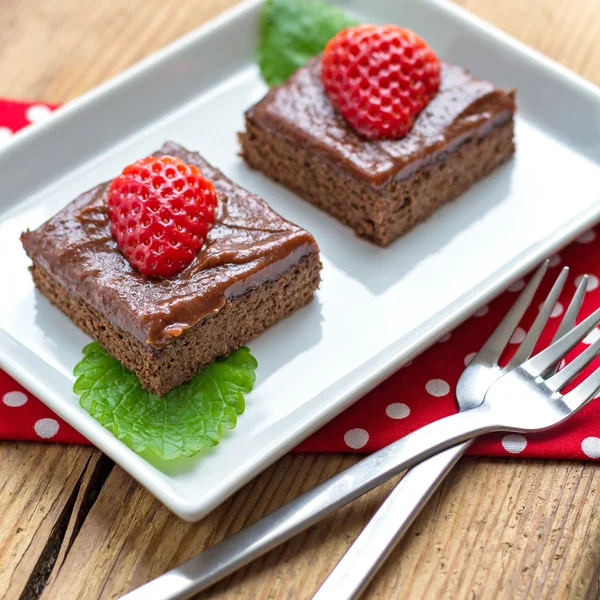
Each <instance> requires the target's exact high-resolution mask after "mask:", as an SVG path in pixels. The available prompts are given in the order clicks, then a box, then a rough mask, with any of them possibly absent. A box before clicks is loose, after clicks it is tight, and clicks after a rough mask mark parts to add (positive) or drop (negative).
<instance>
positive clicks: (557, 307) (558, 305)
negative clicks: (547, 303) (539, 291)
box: [538, 302, 564, 318]
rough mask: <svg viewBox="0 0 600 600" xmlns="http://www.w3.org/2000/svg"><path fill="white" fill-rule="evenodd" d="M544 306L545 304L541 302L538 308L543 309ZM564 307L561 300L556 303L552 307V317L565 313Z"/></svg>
mask: <svg viewBox="0 0 600 600" xmlns="http://www.w3.org/2000/svg"><path fill="white" fill-rule="evenodd" d="M542 306H544V304H543V303H542V304H540V305H539V307H538V310H542ZM563 311H564V308H563V305H562V304H561V303H560V302H557V303H556V304H555V305H554V308H553V309H552V312H551V313H550V317H552V318H554V317H560V315H562V314H563Z"/></svg>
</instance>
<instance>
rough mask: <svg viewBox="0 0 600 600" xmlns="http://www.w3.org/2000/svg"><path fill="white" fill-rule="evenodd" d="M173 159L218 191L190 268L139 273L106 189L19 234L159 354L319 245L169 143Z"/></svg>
mask: <svg viewBox="0 0 600 600" xmlns="http://www.w3.org/2000/svg"><path fill="white" fill-rule="evenodd" d="M156 154H157V155H161V154H170V155H172V156H178V157H180V158H181V159H183V160H184V161H186V162H188V163H190V164H195V165H197V166H198V167H199V168H200V169H201V170H202V172H203V174H204V175H205V177H207V178H208V179H210V180H211V181H212V182H213V184H214V185H215V188H216V190H217V192H218V194H219V208H218V210H217V215H216V219H215V225H214V227H213V228H212V230H211V231H210V233H209V234H208V237H207V240H206V243H205V245H204V247H203V248H202V249H201V250H200V251H199V252H198V254H197V256H196V258H195V259H194V261H193V262H192V264H191V265H190V266H189V267H187V268H186V269H185V270H184V271H182V272H181V273H180V274H178V275H176V276H174V277H170V278H168V279H154V278H149V277H145V276H143V275H142V274H141V273H139V272H138V271H137V270H135V269H134V268H133V267H132V266H131V265H130V264H129V262H128V261H127V260H126V259H125V257H124V256H123V255H122V254H121V252H120V251H119V248H118V246H117V244H116V242H115V240H114V239H113V237H112V235H111V233H110V230H109V223H108V216H107V190H108V184H106V183H105V184H102V185H99V186H98V187H96V188H94V189H92V190H90V191H88V192H86V193H84V194H82V195H81V196H79V197H78V198H77V199H75V200H74V201H73V202H71V203H70V204H69V205H68V206H66V207H65V208H64V209H63V210H62V211H60V212H59V213H58V214H57V215H56V216H55V217H53V218H52V219H50V220H49V221H47V222H46V223H44V224H43V225H42V226H41V227H39V228H38V229H36V230H35V231H28V232H25V233H23V234H22V236H21V240H22V242H23V246H24V247H25V250H26V251H27V253H28V254H29V256H30V257H31V258H32V259H34V260H35V261H36V262H37V263H38V264H40V265H41V266H42V267H43V268H45V269H46V270H48V271H49V272H50V273H51V274H52V275H53V276H54V277H55V278H56V279H57V280H58V281H59V283H60V284H61V285H62V286H63V287H64V288H65V289H67V290H68V291H69V292H71V293H72V294H75V295H77V296H80V297H82V298H83V299H84V300H86V301H87V302H88V303H89V304H91V305H92V306H93V307H94V308H95V309H96V310H98V311H100V312H101V313H102V314H104V315H105V316H106V317H107V318H108V319H109V320H110V322H111V323H112V324H113V325H115V326H117V327H119V328H121V329H123V330H125V331H127V332H129V333H131V334H132V335H134V336H135V337H136V338H137V339H138V340H140V341H141V342H142V343H146V344H148V345H149V346H150V347H152V348H155V349H157V350H158V349H160V348H162V347H164V346H166V345H167V344H168V343H169V342H172V341H173V340H174V339H175V338H177V337H178V336H179V335H181V334H182V333H183V332H184V331H186V330H187V329H189V328H190V327H192V326H194V325H195V324H196V323H198V322H199V321H200V320H201V319H203V318H204V317H206V316H207V315H210V314H216V313H217V312H218V311H219V309H220V308H221V307H222V306H223V304H224V303H225V301H226V299H227V298H230V297H234V296H237V295H241V294H243V293H244V292H245V291H247V290H248V289H250V288H252V287H256V286H258V285H261V284H262V283H264V282H265V281H268V280H272V279H276V278H277V277H278V276H279V275H280V274H281V273H283V272H284V271H286V270H287V269H289V268H290V267H291V266H293V265H294V264H295V263H297V262H298V261H299V260H300V259H301V258H302V257H303V256H305V255H306V254H308V253H310V252H318V250H319V249H318V246H317V243H316V242H315V240H314V238H313V237H312V235H311V234H310V233H308V232H307V231H305V230H304V229H301V228H300V227H298V226H297V225H294V224H293V223H290V222H289V221H286V220H285V219H283V218H282V217H280V216H279V215H278V214H277V213H275V212H274V211H273V210H272V209H271V208H270V207H269V206H268V205H267V204H266V203H265V202H264V201H263V200H262V199H261V198H259V197H257V196H254V195H253V194H250V193H249V192H247V191H246V190H244V189H242V188H240V187H238V186H237V185H235V184H234V183H232V182H231V181H230V180H229V179H227V178H226V177H225V176H224V175H223V174H222V173H221V172H220V171H218V170H217V169H215V168H213V167H211V166H210V165H209V164H208V163H207V162H206V161H205V160H204V159H203V158H202V157H200V155H198V154H196V153H194V152H189V151H187V150H185V149H184V148H182V147H181V146H178V145H177V144H174V143H172V142H168V143H166V144H165V145H164V146H163V147H162V148H161V149H160V151H159V152H157V153H156Z"/></svg>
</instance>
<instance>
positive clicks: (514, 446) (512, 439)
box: [502, 433, 527, 454]
mask: <svg viewBox="0 0 600 600" xmlns="http://www.w3.org/2000/svg"><path fill="white" fill-rule="evenodd" d="M502 446H503V447H504V449H505V450H506V451H507V452H510V453H511V454H519V452H523V450H525V446H527V440H526V439H525V438H524V437H523V436H522V435H519V434H518V433H509V434H508V435H505V436H504V437H503V438H502Z"/></svg>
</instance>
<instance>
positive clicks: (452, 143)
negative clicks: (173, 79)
mask: <svg viewBox="0 0 600 600" xmlns="http://www.w3.org/2000/svg"><path fill="white" fill-rule="evenodd" d="M320 61H321V59H320V57H316V58H313V59H311V60H310V61H309V62H308V63H307V64H306V65H305V66H304V67H302V68H300V69H299V70H298V71H296V73H294V74H293V75H292V76H291V77H290V79H289V80H288V81H287V82H286V83H284V84H283V85H281V86H276V87H273V88H271V90H269V92H268V93H267V95H266V96H265V97H264V98H263V99H262V100H261V101H260V102H258V104H256V105H255V106H253V107H252V108H250V109H249V110H248V112H247V113H246V117H247V119H248V120H249V121H250V122H253V123H255V124H256V125H258V126H259V127H262V128H265V129H270V130H271V131H273V132H274V133H275V134H279V135H284V136H286V137H289V138H292V139H294V141H296V142H297V143H298V144H301V145H303V146H306V147H309V148H311V149H312V150H314V151H316V152H319V153H320V154H321V155H322V156H323V157H324V158H326V159H327V160H328V161H330V162H331V164H332V165H333V166H334V167H339V168H342V169H344V171H346V172H347V173H350V174H352V175H354V176H355V177H356V178H357V179H360V180H362V181H365V182H367V183H369V184H371V185H373V186H376V187H379V186H382V185H386V184H389V183H391V182H393V181H394V180H398V179H404V178H407V177H409V176H410V175H411V174H412V173H414V171H416V170H417V169H419V168H421V167H423V166H426V165H428V164H431V163H432V162H435V161H436V160H438V159H439V158H440V155H443V154H445V153H447V152H449V151H451V150H452V149H454V148H456V147H457V146H458V145H460V143H462V142H464V141H465V140H466V139H468V138H471V137H473V136H480V137H481V136H484V135H485V134H486V133H488V132H489V131H490V130H491V129H493V128H494V127H497V126H499V125H502V124H503V123H506V122H507V121H509V120H510V119H511V118H512V116H513V113H514V111H515V108H516V107H515V101H514V92H509V93H507V92H503V91H502V90H499V89H497V88H496V87H494V86H493V85H492V84H491V83H488V82H487V81H482V80H480V79H476V78H475V77H473V75H471V74H470V73H469V72H468V71H466V70H465V69H462V68H461V67H457V66H455V65H451V64H448V63H442V72H441V82H440V90H439V92H438V93H437V95H436V96H435V98H434V99H433V100H432V101H431V102H430V103H429V104H428V105H427V107H426V108H425V109H424V110H423V112H422V113H421V114H420V115H419V116H418V117H417V119H416V121H415V124H414V126H413V128H412V130H411V131H410V133H409V134H408V135H407V136H406V137H404V138H402V139H400V140H382V141H369V140H366V139H365V138H363V137H362V136H361V135H360V134H358V133H357V132H356V131H355V130H354V129H353V128H352V127H351V126H350V125H349V124H348V123H347V122H346V121H345V119H344V118H343V117H342V116H341V115H340V114H339V113H337V112H336V111H335V109H334V108H333V106H332V105H331V102H330V101H329V98H328V97H327V95H326V94H325V91H324V90H323V86H322V84H321V79H320V65H321V62H320Z"/></svg>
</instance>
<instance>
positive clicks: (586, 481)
mask: <svg viewBox="0 0 600 600" xmlns="http://www.w3.org/2000/svg"><path fill="white" fill-rule="evenodd" d="M390 1H391V0H390ZM235 3H236V0H196V1H193V2H192V1H190V0H179V1H178V2H176V1H174V0H127V1H120V0H102V1H98V0H53V1H52V2H39V1H36V0H1V2H0V24H1V27H0V31H1V34H0V95H5V96H13V97H22V98H33V99H42V100H47V101H53V102H64V101H66V100H70V99H71V98H74V97H75V96H77V95H79V94H81V93H82V92H84V91H86V90H87V89H89V88H91V87H92V86H94V85H96V84H98V83H100V82H101V81H103V80H105V79H106V78H108V77H110V76H112V75H114V74H116V73H118V72H119V71H121V70H122V69H124V68H125V67H127V66H128V65H130V64H131V63H133V62H135V61H137V60H139V59H140V58H142V57H143V56H145V55H147V54H148V53H150V52H152V51H154V50H155V49H157V48H159V47H160V46H163V45H164V44H166V43H167V42H169V41H171V40H173V39H175V38H177V37H179V36H180V35H182V34H183V33H185V32H187V31H189V30H190V29H192V28H194V27H196V26H197V25H199V24H200V23H202V22H203V21H206V20H207V19H210V18H211V17H213V16H215V15H216V14H218V13H219V12H221V11H223V10H225V9H227V8H228V7H230V6H231V5H233V4H235ZM460 3H461V4H463V5H464V6H466V7H467V8H468V9H470V10H472V11H474V12H475V13H478V14H479V15H481V16H482V17H484V18H485V19H488V20H489V21H491V22H493V23H495V24H496V25H497V26H499V27H501V28H502V29H505V30H506V31H508V32H509V33H511V34H513V35H514V36H516V37H518V38H520V39H522V40H523V41H525V42H526V43H528V44H530V45H532V46H534V47H536V48H538V49H539V50H541V51H542V52H544V53H546V54H548V55H549V56H551V57H552V58H554V59H556V60H558V61H560V62H562V63H564V64H565V65H566V66H567V67H569V68H571V69H574V70H575V71H577V72H579V73H580V74H581V75H583V76H585V77H588V78H589V79H591V80H593V81H595V82H596V83H600V44H599V43H598V40H599V39H600V2H599V1H598V0H529V1H528V2H526V1H523V0H504V1H499V0H462V1H461V2H460ZM356 460H358V459H357V458H356V457H353V456H342V455H320V456H315V455H295V456H287V457H285V458H283V459H281V460H280V461H279V462H278V463H277V464H275V465H274V466H272V467H271V468H270V469H268V470H267V471H266V472H265V473H263V474H262V475H261V476H260V477H258V478H257V479H256V480H255V481H253V482H252V483H250V484H249V485H247V486H246V487H245V488H243V489H242V490H241V491H240V492H239V493H237V494H236V495H235V496H234V497H233V498H231V499H230V500H229V501H228V502H225V503H224V504H223V505H222V506H221V507H219V508H218V509H217V510H215V511H214V512H213V513H212V514H211V515H210V516H209V517H207V518H206V519H204V520H203V521H202V522H200V523H197V524H195V525H189V524H186V523H184V522H182V521H180V520H179V519H177V518H176V517H174V516H173V515H172V514H170V513H169V512H168V511H167V510H166V509H164V508H163V507H162V506H161V505H160V504H159V503H158V502H157V501H156V500H154V499H153V498H152V496H150V494H148V493H147V492H145V490H144V489H142V488H141V487H140V486H139V485H138V484H137V483H136V482H135V481H133V480H132V479H131V477H129V476H128V475H127V474H126V473H124V472H123V471H122V470H121V469H120V468H118V467H115V466H114V465H113V463H112V462H111V461H110V460H109V459H108V458H106V457H105V456H103V455H102V454H101V453H100V452H99V451H97V450H94V449H92V448H89V447H79V446H73V447H67V446H61V445H56V444H36V443H14V442H2V443H0V597H1V598H10V599H13V598H14V599H17V598H24V599H31V598H37V597H39V596H40V595H41V597H42V598H45V599H49V598H60V599H62V600H64V599H69V598H73V599H95V598H116V597H118V596H120V595H121V594H123V593H125V592H127V591H129V590H131V589H133V588H135V587H137V586H139V585H140V584H142V583H144V582H146V581H148V580H149V579H151V578H153V577H156V576H157V575H159V574H161V573H163V572H164V571H165V570H167V569H169V568H171V567H173V566H175V565H177V564H178V563H180V562H182V561H184V560H186V559H187V558H189V557H190V556H192V555H194V554H195V553H197V552H198V551H200V550H202V549H203V548H204V547H206V546H209V545H211V544H214V543H216V542H218V541H219V540H221V539H222V538H223V537H225V536H227V535H230V534H231V533H233V532H235V531H237V530H238V529H240V528H241V527H243V526H244V525H246V524H248V523H251V522H252V521H255V520H256V519H258V518H260V517H261V516H262V515H264V514H265V513H267V512H269V511H271V510H273V509H274V508H275V507H277V506H279V505H280V504H282V503H283V502H286V501H288V500H290V499H291V498H293V497H295V496H296V495H298V494H299V493H301V492H302V491H304V490H308V489H309V488H312V487H313V486H314V485H315V484H316V483H318V482H319V481H322V480H324V479H326V478H328V477H330V476H331V475H333V474H334V473H337V472H338V471H340V470H341V469H343V468H345V467H347V466H349V465H351V464H353V463H354V462H355V461H356ZM392 485H393V483H390V484H389V485H386V486H382V487H381V488H380V489H377V490H374V491H373V492H372V493H370V494H367V495H366V496H365V497H363V498H362V499H361V500H359V501H356V502H354V503H353V504H352V505H351V506H349V507H346V508H345V509H343V510H340V511H339V512H338V513H337V514H336V515H335V516H333V517H331V518H329V519H326V520H325V521H323V522H322V523H320V524H319V525H317V526H316V527H313V528H312V529H310V530H309V531H308V532H305V533H304V534H301V535H299V536H297V537H296V538H294V539H293V540H292V541H290V542H289V543H288V544H286V545H284V546H282V547H281V548H279V549H277V550H274V551H273V552H271V553H270V554H268V555H267V556H265V557H264V558H263V559H261V560H259V561H256V562H255V563H253V564H252V565H250V566H249V567H248V568H246V569H244V570H242V571H240V572H239V573H237V574H235V575H234V576H232V577H230V578H229V579H227V580H225V581H223V582H222V583H221V584H219V585H217V586H216V587H215V588H213V589H212V590H211V591H210V592H208V593H205V594H204V595H202V596H201V597H203V598H209V597H210V598H233V597H234V598H244V599H246V598H248V599H250V598H253V599H254V598H256V599H263V598H269V599H271V598H294V599H296V598H309V597H310V596H311V593H312V592H314V591H315V590H316V589H317V587H318V586H319V584H320V583H321V582H322V581H323V579H324V578H325V577H326V575H327V573H328V572H329V571H330V570H331V568H332V567H333V566H334V565H335V563H336V562H337V560H338V559H339V558H340V557H341V556H342V554H343V553H344V551H345V550H346V548H348V546H349V545H350V544H351V543H352V540H353V539H354V538H355V537H356V535H357V534H358V533H359V531H360V530H361V529H362V527H363V526H364V525H365V524H366V522H367V520H368V519H369V517H370V516H371V515H372V514H373V512H374V511H375V510H376V508H377V506H378V505H379V504H380V503H381V502H382V500H383V499H384V498H385V496H386V494H387V493H389V491H390V490H391V489H392ZM599 485H600V465H597V464H593V463H591V462H588V463H581V462H564V461H563V462H552V461H541V460H540V461H532V460H512V459H497V460H494V459H487V458H466V459H464V460H462V461H461V463H460V465H459V466H458V468H457V469H455V471H454V472H453V474H452V475H451V476H450V477H449V478H448V479H447V481H446V482H445V483H444V485H443V487H442V489H441V490H440V491H439V492H438V493H437V494H436V495H435V497H434V498H433V500H432V501H431V502H430V504H429V505H428V507H427V508H426V510H425V511H424V513H423V514H422V515H421V516H420V518H419V519H418V521H417V522H416V523H415V525H414V526H413V527H412V529H411V531H410V533H409V535H408V536H407V538H406V539H405V540H404V541H403V543H402V544H401V545H400V546H399V547H398V548H397V550H396V551H395V552H394V554H393V556H392V557H391V559H390V560H389V561H388V563H387V565H386V566H385V568H384V569H383V570H382V571H381V572H380V573H379V575H378V576H377V578H376V579H375V581H374V582H373V583H372V584H371V586H370V588H369V591H368V594H367V596H368V597H371V598H386V599H387V598H411V599H416V598H435V599H437V598H453V599H454V598H469V599H475V598H478V599H480V598H506V599H511V600H512V599H513V598H597V597H599V595H600V544H599V543H598V541H599V535H600V516H599V514H598V512H599V510H600V501H599V499H598V492H599Z"/></svg>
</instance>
